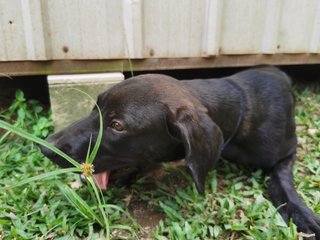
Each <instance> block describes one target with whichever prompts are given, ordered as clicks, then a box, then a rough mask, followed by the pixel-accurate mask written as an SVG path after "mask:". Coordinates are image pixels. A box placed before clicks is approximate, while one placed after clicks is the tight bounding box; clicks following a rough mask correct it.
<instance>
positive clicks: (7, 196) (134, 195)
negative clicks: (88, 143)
mask: <svg viewBox="0 0 320 240" xmlns="http://www.w3.org/2000/svg"><path fill="white" fill-rule="evenodd" d="M295 95H296V98H297V107H296V121H297V125H298V126H297V133H298V137H299V148H298V161H297V163H296V164H295V167H294V174H295V184H296V187H297V189H298V192H299V194H300V196H301V197H302V198H303V200H304V201H305V202H306V204H307V205H308V206H309V207H311V208H312V209H313V210H314V211H315V212H316V213H318V214H319V213H320V191H319V189H320V178H319V176H320V168H319V160H320V144H319V142H320V131H319V129H320V117H319V116H320V110H319V109H320V86H319V85H315V86H313V87H312V88H309V89H308V88H303V89H298V88H296V89H295ZM0 115H1V116H0V118H3V119H4V120H6V121H8V122H11V123H14V124H15V126H17V127H19V128H23V129H25V130H27V131H28V132H29V133H32V134H33V135H34V136H38V137H42V138H43V137H45V136H47V135H48V134H49V133H50V132H52V124H51V120H50V117H49V114H48V112H47V111H46V110H45V109H44V108H43V107H41V105H40V104H39V103H37V102H36V101H26V100H25V99H24V97H23V94H22V93H21V92H17V98H16V100H15V101H14V102H13V103H12V105H11V107H10V108H9V109H6V110H3V111H2V112H0ZM57 169H58V168H57V167H56V166H55V165H53V164H52V163H51V162H50V161H49V160H48V159H46V158H45V157H43V155H42V154H41V153H40V152H39V149H38V147H37V146H36V145H35V144H34V143H32V142H31V141H29V140H24V139H22V138H19V137H16V136H14V135H12V134H10V135H8V134H6V133H5V131H3V130H2V129H0V187H3V186H4V185H5V186H9V185H12V184H14V183H17V182H21V181H23V180H24V179H26V178H29V177H34V176H38V175H39V174H42V173H48V172H52V171H56V170H57ZM164 169H165V172H164V173H162V174H152V173H151V174H148V175H147V176H144V177H142V176H141V177H140V178H139V179H138V180H137V181H136V183H135V184H133V185H132V186H131V188H124V187H121V188H119V187H115V186H111V187H110V190H108V191H107V193H105V194H104V197H103V198H104V199H103V200H104V201H105V202H107V203H109V204H113V205H110V206H108V207H107V206H105V209H106V211H107V215H108V222H109V224H110V235H111V238H112V239H139V238H140V239H141V238H143V237H150V238H152V239H160V240H162V239H170V240H171V239H179V240H180V239H255V240H256V239H277V240H278V239H298V236H297V232H296V229H295V226H294V224H290V226H286V224H285V223H284V222H283V220H282V218H281V217H280V215H279V214H278V213H277V211H276V209H275V208H274V207H273V205H272V204H271V203H270V202H269V201H268V197H267V196H266V194H265V193H264V191H265V189H266V184H267V181H268V180H267V179H266V178H265V177H264V176H263V174H262V172H261V171H254V172H251V171H249V170H247V169H245V168H243V167H241V166H236V165H233V164H230V163H226V162H222V163H220V164H219V166H218V168H217V170H214V171H212V172H211V173H210V176H209V177H208V179H207V182H206V194H205V195H204V196H201V195H199V194H198V193H197V191H196V189H195V186H194V184H193V183H192V179H191V177H190V175H189V174H188V172H187V169H186V167H184V166H183V165H180V164H179V165H178V166H175V167H173V166H172V165H169V164H166V165H164ZM154 175H157V177H155V176H154ZM70 189H71V190H70ZM74 193H76V194H77V195H79V197H81V198H80V199H83V200H84V202H81V200H79V198H77V199H78V201H80V202H77V203H76V204H78V205H79V206H83V205H84V204H88V205H89V206H97V205H96V202H95V201H96V200H95V198H94V197H93V196H92V194H91V193H90V190H89V189H88V188H86V187H80V188H79V180H78V176H77V174H71V173H69V174H63V175H57V176H55V177H54V178H48V179H42V180H40V181H32V182H30V183H28V184H26V185H23V186H19V187H16V188H9V189H7V190H5V191H2V192H1V193H0V239H1V238H3V239H52V238H54V239H84V238H85V239H98V238H103V237H105V236H106V233H105V231H104V230H103V229H102V228H101V227H100V226H99V224H97V223H95V222H96V221H93V220H92V218H90V217H88V216H84V215H83V214H81V211H79V210H78V209H76V208H75V207H74V203H72V202H70V201H69V200H70V199H69V200H68V196H69V198H70V195H72V194H74ZM137 202H138V203H141V204H142V205H143V206H144V208H145V209H146V213H148V211H147V209H153V214H155V215H156V214H158V215H161V216H162V215H164V216H165V217H164V218H163V220H161V221H160V224H159V225H158V227H156V228H155V229H151V230H150V229H148V228H146V227H145V228H138V227H136V226H134V224H133V222H132V221H131V220H130V217H129V216H128V215H127V214H126V213H124V212H123V211H122V208H123V209H126V207H127V206H128V208H130V209H132V208H135V207H137V205H136V203H137ZM117 206H118V207H117ZM93 211H95V212H96V211H97V209H94V208H93ZM131 212H132V211H131ZM89 214H91V213H89ZM133 215H134V214H133ZM138 221H139V218H138ZM130 228H133V229H135V234H133V233H132V232H130ZM135 235H136V236H135Z"/></svg>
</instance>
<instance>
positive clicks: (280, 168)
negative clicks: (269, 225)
mask: <svg viewBox="0 0 320 240" xmlns="http://www.w3.org/2000/svg"><path fill="white" fill-rule="evenodd" d="M294 160H295V154H292V155H291V156H289V157H287V158H285V159H283V160H282V161H280V162H279V163H278V164H277V165H276V166H274V168H273V170H272V172H271V175H270V183H269V187H268V192H269V195H270V197H271V200H272V202H273V203H274V204H275V206H276V207H278V206H280V205H282V204H284V206H282V207H281V208H280V209H279V212H280V214H281V215H282V217H283V218H284V220H285V221H286V222H287V223H289V221H290V219H292V220H293V222H294V223H295V224H296V225H297V227H298V231H301V232H304V233H310V234H315V236H314V237H310V238H306V239H308V240H311V239H312V240H320V220H319V219H318V218H317V217H316V216H315V215H314V213H313V212H312V211H311V210H310V209H309V208H308V207H307V206H306V205H305V204H304V203H303V202H302V201H301V200H300V199H299V197H298V194H297V192H296V190H295V187H294V184H293V176H292V164H293V162H294Z"/></svg>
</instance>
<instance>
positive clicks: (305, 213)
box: [287, 204, 320, 240]
mask: <svg viewBox="0 0 320 240" xmlns="http://www.w3.org/2000/svg"><path fill="white" fill-rule="evenodd" d="M287 210H288V216H290V218H292V220H293V222H294V223H295V224H296V225H297V227H298V231H299V232H301V233H302V234H301V235H302V236H304V238H303V239H306V240H320V219H319V218H317V217H316V216H315V215H314V213H313V212H312V211H311V210H310V209H309V208H308V207H306V206H305V205H302V204H288V206H287Z"/></svg>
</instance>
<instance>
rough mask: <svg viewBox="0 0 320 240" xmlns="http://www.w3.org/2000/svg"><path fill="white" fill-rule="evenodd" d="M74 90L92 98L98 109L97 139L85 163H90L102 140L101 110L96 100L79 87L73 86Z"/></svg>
mask: <svg viewBox="0 0 320 240" xmlns="http://www.w3.org/2000/svg"><path fill="white" fill-rule="evenodd" d="M73 89H74V90H76V91H78V92H80V93H82V94H84V95H86V96H87V97H88V98H90V99H91V100H92V102H93V103H94V104H95V105H96V107H97V109H98V111H99V122H100V124H99V125H100V126H99V133H98V137H97V140H96V143H95V145H94V147H93V149H92V152H91V153H90V155H89V157H87V158H86V163H91V164H92V162H93V160H94V158H95V157H96V155H97V152H98V150H99V146H100V143H101V140H102V135H103V120H102V113H101V110H100V108H99V106H98V104H97V103H96V101H95V100H94V99H93V98H92V97H91V96H90V95H89V94H88V93H86V92H84V91H82V90H80V89H77V88H73ZM90 145H91V142H90Z"/></svg>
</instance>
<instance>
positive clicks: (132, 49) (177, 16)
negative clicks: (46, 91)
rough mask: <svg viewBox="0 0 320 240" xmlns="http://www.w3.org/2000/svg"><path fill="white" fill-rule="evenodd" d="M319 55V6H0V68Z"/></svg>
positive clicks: (120, 2)
mask: <svg viewBox="0 0 320 240" xmlns="http://www.w3.org/2000/svg"><path fill="white" fill-rule="evenodd" d="M276 53H320V1H319V0H308V1H301V0H259V1H257V0H237V1H236V0H174V1H172V0H90V1H86V0H10V1H8V0H0V61H13V60H59V59H127V58H138V59H140V58H185V57H210V56H214V55H219V54H220V55H223V54H226V55H240V54H241V55H242V54H276Z"/></svg>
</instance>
